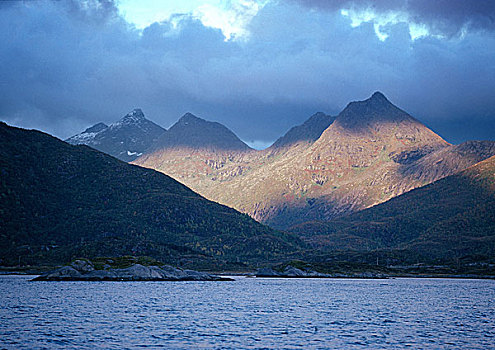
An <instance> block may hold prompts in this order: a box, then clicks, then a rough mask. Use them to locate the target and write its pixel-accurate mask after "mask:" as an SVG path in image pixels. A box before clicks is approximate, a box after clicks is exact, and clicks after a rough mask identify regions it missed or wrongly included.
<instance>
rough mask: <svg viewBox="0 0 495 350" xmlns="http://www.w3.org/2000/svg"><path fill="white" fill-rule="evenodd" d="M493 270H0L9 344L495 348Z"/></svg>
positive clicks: (0, 320)
mask: <svg viewBox="0 0 495 350" xmlns="http://www.w3.org/2000/svg"><path fill="white" fill-rule="evenodd" d="M494 300H495V281H488V280H453V279H393V280H348V279H343V280H339V279H286V280H284V279H254V278H239V279H238V280H237V281H236V282H28V278H27V277H25V276H22V277H21V276H1V277H0V305H1V309H0V348H7V349H39V348H47V349H57V348H72V349H73V348H80V349H94V348H104V349H123V348H131V349H133V348H143V347H149V348H166V349H191V348H194V349H197V348H205V349H210V348H213V349H217V348H224V349H243V348H248V349H258V348H269V349H283V348H285V349H296V348H297V349H300V348H304V349H327V348H330V349H332V348H345V349H353V348H356V349H370V348H371V349H373V348H376V349H384V348H388V349H400V348H411V349H421V348H422V349H443V348H446V349H495V301H494Z"/></svg>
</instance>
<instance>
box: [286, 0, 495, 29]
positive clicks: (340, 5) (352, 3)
mask: <svg viewBox="0 0 495 350" xmlns="http://www.w3.org/2000/svg"><path fill="white" fill-rule="evenodd" d="M288 1H290V2H296V3H299V4H302V5H304V6H308V7H311V8H318V9H325V10H329V11H340V10H344V11H346V13H347V14H348V15H350V16H351V17H352V18H353V19H354V20H359V19H360V20H363V18H366V19H367V20H366V21H372V22H373V23H375V25H376V26H378V27H380V26H383V24H385V25H386V24H390V23H393V24H395V23H398V22H404V23H410V24H411V26H412V29H411V28H410V29H411V30H412V32H413V38H414V33H415V32H416V33H417V35H420V34H421V36H424V35H426V34H425V31H426V30H427V31H428V32H429V33H432V34H433V35H443V36H446V37H449V38H450V37H453V36H462V35H464V34H465V33H466V31H470V30H475V31H478V30H484V31H493V30H495V2H494V1H492V0H476V1H466V0H435V1H431V0H373V1H371V0H330V1H329V0H288ZM363 21H364V20H363ZM376 31H377V35H378V36H380V35H383V34H384V33H383V32H381V31H380V29H379V28H378V29H377V30H376Z"/></svg>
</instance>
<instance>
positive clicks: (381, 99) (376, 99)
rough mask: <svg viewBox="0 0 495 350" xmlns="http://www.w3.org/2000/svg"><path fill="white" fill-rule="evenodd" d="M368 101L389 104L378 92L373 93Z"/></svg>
mask: <svg viewBox="0 0 495 350" xmlns="http://www.w3.org/2000/svg"><path fill="white" fill-rule="evenodd" d="M368 100H374V101H382V102H389V101H388V99H387V98H386V97H385V95H384V94H383V93H381V92H380V91H375V92H374V93H373V95H371V97H370V98H369V99H368Z"/></svg>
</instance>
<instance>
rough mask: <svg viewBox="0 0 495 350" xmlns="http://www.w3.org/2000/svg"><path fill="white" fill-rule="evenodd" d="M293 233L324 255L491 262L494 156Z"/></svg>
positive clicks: (494, 218)
mask: <svg viewBox="0 0 495 350" xmlns="http://www.w3.org/2000/svg"><path fill="white" fill-rule="evenodd" d="M291 231H292V232H294V233H297V234H298V235H299V236H300V237H302V238H303V239H305V240H306V241H307V242H309V243H310V244H312V245H313V246H314V247H316V248H318V249H323V250H327V251H341V250H346V249H349V250H355V251H372V250H387V251H389V253H390V252H391V253H392V254H391V255H395V256H396V257H397V256H398V257H402V259H406V261H407V262H409V263H416V262H418V261H419V262H429V263H446V262H447V263H448V262H450V263H456V262H459V261H462V260H464V261H468V262H469V261H484V260H489V261H491V262H492V263H493V262H494V260H493V257H494V256H495V157H491V158H489V159H486V160H484V161H482V162H480V163H478V164H476V165H474V166H472V167H469V168H468V169H466V170H464V171H462V172H460V173H457V174H455V175H451V176H448V177H446V178H443V179H441V180H438V181H436V182H434V183H432V184H429V185H427V186H425V187H422V188H418V189H415V190H412V191H410V192H407V193H404V194H402V195H400V196H398V197H395V198H393V199H391V200H389V201H387V202H385V203H382V204H379V205H377V206H374V207H372V208H369V209H366V210H363V211H361V212H358V213H355V214H351V215H349V216H346V217H343V218H341V219H336V220H333V221H331V222H309V223H304V224H300V225H297V226H294V227H292V228H291ZM403 262H404V261H403Z"/></svg>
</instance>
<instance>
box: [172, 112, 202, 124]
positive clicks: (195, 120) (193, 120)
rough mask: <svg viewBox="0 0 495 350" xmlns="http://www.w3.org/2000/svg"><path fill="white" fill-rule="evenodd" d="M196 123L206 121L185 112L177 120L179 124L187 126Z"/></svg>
mask: <svg viewBox="0 0 495 350" xmlns="http://www.w3.org/2000/svg"><path fill="white" fill-rule="evenodd" d="M198 122H206V120H204V119H201V118H199V117H196V116H195V115H194V114H192V113H189V112H187V113H186V114H184V115H183V116H182V117H181V118H180V119H179V120H178V123H179V124H186V125H187V124H188V123H198Z"/></svg>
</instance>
